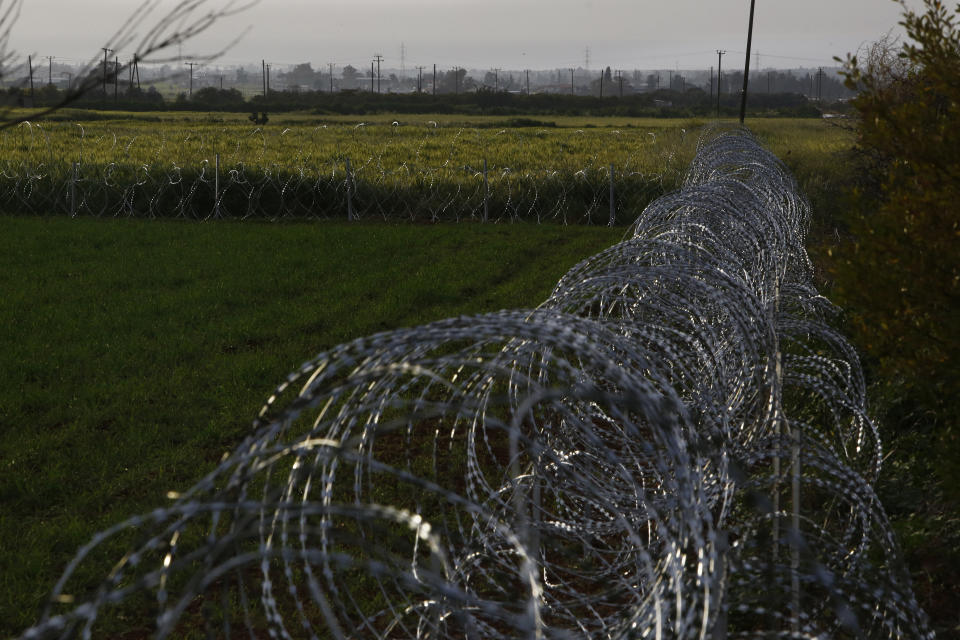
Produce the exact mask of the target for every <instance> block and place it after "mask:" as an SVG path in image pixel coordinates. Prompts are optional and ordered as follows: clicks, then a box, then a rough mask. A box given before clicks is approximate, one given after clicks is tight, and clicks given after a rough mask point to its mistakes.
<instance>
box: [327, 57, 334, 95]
mask: <svg viewBox="0 0 960 640" xmlns="http://www.w3.org/2000/svg"><path fill="white" fill-rule="evenodd" d="M327 67H328V68H329V69H330V93H333V63H332V62H328V63H327Z"/></svg>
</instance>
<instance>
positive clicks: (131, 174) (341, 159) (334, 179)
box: [0, 123, 686, 225]
mask: <svg viewBox="0 0 960 640" xmlns="http://www.w3.org/2000/svg"><path fill="white" fill-rule="evenodd" d="M73 127H74V128H78V130H79V131H80V132H81V133H79V134H73V135H72V136H71V135H67V134H64V133H63V132H62V129H63V127H61V128H60V130H57V133H56V134H55V135H53V136H51V135H50V134H49V133H48V132H47V130H46V129H44V128H43V126H42V125H32V124H29V123H26V124H24V125H22V126H21V129H22V130H20V131H18V132H16V135H14V134H9V136H10V139H9V140H8V139H7V137H3V138H2V140H0V147H3V150H4V151H5V152H6V153H5V157H4V159H3V161H2V162H0V210H3V211H4V212H8V213H14V214H24V213H27V214H33V215H51V214H53V215H70V216H93V217H123V218H127V217H132V218H183V219H189V220H208V219H231V220H245V219H249V218H256V219H265V220H326V219H339V220H347V219H353V220H360V219H366V220H405V221H415V222H460V221H465V220H474V221H490V222H498V221H499V222H508V221H520V220H524V221H533V222H560V223H563V224H601V225H605V224H611V223H613V224H617V222H618V220H619V222H622V223H626V222H628V221H629V220H631V219H632V218H630V217H628V214H630V213H631V212H635V211H639V210H641V209H642V208H643V207H645V206H646V205H647V204H648V203H649V202H651V201H652V200H653V199H655V198H656V197H658V196H660V195H662V194H663V193H664V192H666V191H668V190H670V189H672V188H674V187H675V184H674V181H675V180H676V177H677V176H679V175H680V174H681V169H682V165H680V164H678V163H677V162H676V158H675V157H674V156H675V153H674V151H673V149H674V148H675V146H676V145H670V144H669V140H668V141H666V142H661V143H660V144H659V145H658V144H657V141H656V140H657V139H656V136H655V135H654V134H653V133H650V134H648V135H652V136H653V138H652V140H651V141H650V142H646V143H645V144H643V145H639V144H638V145H637V147H636V148H635V149H633V150H632V151H631V152H630V153H625V154H618V157H617V164H609V163H608V162H605V161H602V160H601V159H600V156H599V153H596V154H594V155H593V156H592V157H589V158H588V159H587V160H586V161H585V164H582V165H579V166H578V165H575V166H566V165H564V164H563V163H562V162H561V161H559V160H558V159H556V158H543V159H542V164H539V165H536V166H530V165H524V164H522V163H521V165H519V166H517V165H513V164H512V160H513V159H512V158H502V159H498V157H497V156H498V154H499V153H501V152H500V151H498V149H499V147H493V142H496V144H497V145H500V146H507V147H511V146H512V147H516V148H520V149H523V148H525V147H527V146H529V145H530V142H531V140H530V138H531V135H532V136H534V138H535V137H536V136H537V135H540V134H539V133H534V134H521V133H516V132H512V133H508V132H507V131H506V130H504V131H502V132H498V133H496V134H488V135H487V136H485V137H481V136H480V133H479V131H476V132H474V133H475V136H461V135H460V133H462V130H461V132H459V133H458V134H457V135H456V136H455V137H454V140H453V143H452V144H451V145H450V148H449V149H448V150H447V152H446V153H447V156H446V158H445V159H443V160H442V161H441V158H443V156H442V155H440V156H439V157H435V158H434V159H433V160H431V161H430V162H428V161H427V160H426V159H423V158H421V155H422V154H421V151H422V150H423V148H424V147H425V146H428V145H432V146H433V147H437V146H439V143H438V142H437V141H436V140H435V138H434V136H435V131H434V130H429V131H430V133H427V134H426V137H424V138H423V139H422V140H420V141H419V143H418V144H417V143H416V141H415V140H414V141H411V142H413V143H414V144H413V145H412V146H411V145H410V144H407V143H405V144H403V145H391V144H389V143H384V142H383V141H382V140H381V141H380V142H379V143H378V144H379V146H373V147H370V146H367V145H363V144H360V142H357V141H356V140H353V139H352V138H349V137H348V138H346V139H344V140H343V142H345V143H348V144H349V143H355V144H354V145H352V146H351V149H352V150H353V152H355V153H358V154H361V155H359V156H358V157H354V158H352V164H350V162H351V159H350V158H349V157H348V156H347V155H346V154H345V153H343V152H342V151H340V143H339V142H336V145H335V146H334V145H331V143H330V142H329V141H326V142H325V143H323V144H321V142H318V141H317V140H315V139H314V137H313V136H312V135H308V134H301V139H300V140H299V142H298V143H291V144H292V145H293V149H296V151H295V153H291V154H290V155H291V156H293V157H290V156H284V157H280V158H278V157H275V156H274V155H273V154H272V153H271V154H267V153H266V151H265V149H266V140H265V139H264V141H263V143H262V147H263V148H261V149H259V151H254V150H252V149H249V148H248V147H249V146H250V144H249V141H246V144H244V145H241V143H240V141H237V142H236V144H235V146H236V147H237V148H236V150H234V151H233V152H228V153H225V154H224V157H223V158H222V161H221V162H220V163H218V162H217V159H216V158H217V156H216V155H215V154H214V153H213V149H212V148H209V147H210V146H211V145H210V144H209V143H205V142H204V141H203V140H202V139H199V140H197V141H196V144H197V145H199V148H197V149H195V153H197V154H201V157H203V156H204V155H205V157H206V158H207V159H206V160H203V161H200V162H199V164H198V163H196V162H189V161H187V160H186V159H181V160H179V161H176V162H172V163H170V162H168V161H161V156H162V155H163V156H166V155H167V153H166V151H165V149H164V145H163V144H161V146H160V147H159V148H158V149H157V150H156V152H155V153H154V154H151V155H152V156H153V157H152V158H150V159H148V160H146V161H144V159H143V158H142V157H136V156H133V155H131V153H130V147H131V145H133V144H134V141H135V140H136V137H134V138H133V139H132V140H131V141H130V142H129V143H127V145H126V146H124V145H123V144H121V143H120V141H119V139H118V136H117V134H116V133H113V134H112V135H108V136H101V137H99V138H96V139H89V140H88V139H87V137H86V135H85V134H84V133H82V132H83V128H82V127H80V126H79V125H73ZM68 130H72V129H70V128H68ZM254 133H255V134H257V136H260V137H262V136H263V133H262V132H261V131H260V130H259V129H257V130H255V131H254ZM251 135H252V134H251ZM294 135H295V134H293V133H289V134H288V133H287V132H286V131H285V132H284V133H283V134H280V138H286V137H290V138H292V137H294ZM335 135H337V136H343V135H346V134H343V133H340V134H335ZM544 135H545V134H544ZM678 135H679V136H680V139H681V140H682V139H683V138H684V137H685V136H686V132H685V131H682V132H681V133H680V134H678ZM552 136H553V139H558V140H563V141H566V142H564V143H563V144H567V145H571V146H576V145H580V144H582V138H583V131H574V132H569V133H568V132H565V131H561V132H558V133H553V134H552ZM602 136H609V137H617V138H620V137H622V135H621V132H620V131H612V132H603V133H602V134H593V138H594V140H600V141H602V140H603V138H602ZM633 136H634V138H637V139H643V138H642V137H641V136H640V134H639V133H634V134H633ZM248 137H249V136H248ZM385 137H387V138H388V137H389V134H387V135H386V136H385ZM51 138H52V139H51ZM187 138H188V141H189V140H190V136H187ZM467 138H469V140H466V139H467ZM473 138H476V139H475V140H473ZM225 139H227V138H225ZM331 139H332V140H335V141H336V140H339V138H337V137H331ZM362 141H366V142H368V141H367V140H366V138H363V139H362ZM184 142H185V143H186V142H187V141H184ZM218 142H220V144H221V146H225V147H229V146H230V145H229V144H226V143H225V142H224V141H218ZM296 144H299V145H300V146H299V147H297V146H296ZM241 146H242V148H241ZM398 147H399V148H398ZM326 148H328V149H327V150H328V151H330V155H329V156H326V157H320V158H316V157H312V156H313V155H315V154H316V153H317V149H326ZM308 150H309V151H310V152H311V153H310V154H309V155H310V156H311V157H307V155H308ZM180 151H184V149H180ZM485 155H486V156H489V158H488V160H489V164H485V163H484V160H483V158H484V156H485ZM464 157H469V158H472V160H471V161H470V162H469V163H464V161H463V160H464ZM651 157H652V158H656V159H658V160H659V163H656V162H655V163H653V164H659V165H660V166H659V168H658V169H657V170H656V171H651V170H649V169H648V168H647V167H648V166H649V165H651ZM68 158H76V160H75V161H68V160H67V159H68ZM399 158H404V160H403V161H400V160H399ZM611 200H612V202H611ZM631 215H632V214H631Z"/></svg>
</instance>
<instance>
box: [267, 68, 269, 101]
mask: <svg viewBox="0 0 960 640" xmlns="http://www.w3.org/2000/svg"><path fill="white" fill-rule="evenodd" d="M267 95H270V65H269V64H268V65H267Z"/></svg>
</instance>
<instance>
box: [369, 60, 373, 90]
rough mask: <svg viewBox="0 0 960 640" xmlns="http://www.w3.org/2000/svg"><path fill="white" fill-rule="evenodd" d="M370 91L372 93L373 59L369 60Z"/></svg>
mask: <svg viewBox="0 0 960 640" xmlns="http://www.w3.org/2000/svg"><path fill="white" fill-rule="evenodd" d="M370 93H373V60H371V61H370Z"/></svg>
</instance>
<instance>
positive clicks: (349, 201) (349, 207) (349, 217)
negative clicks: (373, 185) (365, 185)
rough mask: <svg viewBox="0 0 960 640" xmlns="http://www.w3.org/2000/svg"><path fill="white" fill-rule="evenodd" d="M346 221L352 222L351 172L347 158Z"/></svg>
mask: <svg viewBox="0 0 960 640" xmlns="http://www.w3.org/2000/svg"><path fill="white" fill-rule="evenodd" d="M347 220H353V171H352V170H351V169H350V158H347Z"/></svg>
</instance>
